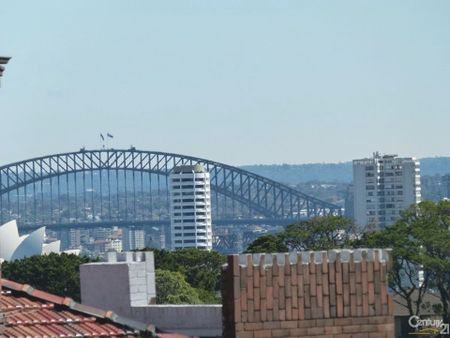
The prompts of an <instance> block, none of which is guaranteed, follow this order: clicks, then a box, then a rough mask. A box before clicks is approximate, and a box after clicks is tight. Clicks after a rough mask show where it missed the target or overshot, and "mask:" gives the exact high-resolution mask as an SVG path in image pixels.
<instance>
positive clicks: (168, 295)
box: [156, 269, 201, 304]
mask: <svg viewBox="0 0 450 338" xmlns="http://www.w3.org/2000/svg"><path fill="white" fill-rule="evenodd" d="M156 300H157V303H158V304H200V303H201V301H200V297H199V294H198V292H197V290H196V289H194V288H193V287H192V286H191V285H189V283H188V282H186V280H185V279H184V276H183V275H182V274H181V273H179V272H174V271H168V270H161V269H156Z"/></svg>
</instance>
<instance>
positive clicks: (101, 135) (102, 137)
mask: <svg viewBox="0 0 450 338" xmlns="http://www.w3.org/2000/svg"><path fill="white" fill-rule="evenodd" d="M100 138H101V139H102V141H104V140H105V137H104V136H103V134H102V133H100Z"/></svg>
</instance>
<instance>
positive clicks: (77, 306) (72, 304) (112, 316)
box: [1, 278, 156, 335]
mask: <svg viewBox="0 0 450 338" xmlns="http://www.w3.org/2000/svg"><path fill="white" fill-rule="evenodd" d="M1 286H3V287H5V288H8V289H11V290H14V291H18V292H24V293H26V294H28V295H30V296H32V297H34V298H37V299H39V300H43V301H46V302H50V303H53V304H58V305H62V306H67V307H68V308H69V309H71V310H73V311H76V312H80V313H82V314H85V315H89V316H94V317H97V318H101V319H107V320H110V321H111V322H113V323H116V324H119V325H123V326H127V327H129V328H131V329H134V330H138V331H150V332H151V334H152V335H156V332H155V327H154V326H153V325H146V324H144V323H141V322H138V321H135V320H133V319H129V318H125V317H122V316H119V315H118V314H116V313H115V312H114V311H111V310H102V309H99V308H96V307H93V306H90V305H85V304H81V303H78V302H76V301H74V300H73V299H72V298H70V297H61V296H57V295H55V294H52V293H49V292H46V291H42V290H39V289H35V288H33V287H32V286H30V285H28V284H21V283H17V282H14V281H11V280H8V279H5V278H2V279H1Z"/></svg>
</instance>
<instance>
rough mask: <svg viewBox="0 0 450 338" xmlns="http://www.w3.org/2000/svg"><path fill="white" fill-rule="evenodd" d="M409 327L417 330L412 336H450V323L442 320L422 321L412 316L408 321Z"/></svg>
mask: <svg viewBox="0 0 450 338" xmlns="http://www.w3.org/2000/svg"><path fill="white" fill-rule="evenodd" d="M408 324H409V326H411V327H412V328H414V329H416V330H417V331H416V332H411V333H410V335H420V336H423V335H430V334H431V335H438V334H442V335H450V328H449V326H450V325H449V324H448V323H444V321H443V320H442V319H420V317H419V316H411V317H409V320H408Z"/></svg>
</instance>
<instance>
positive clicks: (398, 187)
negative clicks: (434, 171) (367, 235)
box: [353, 152, 421, 228]
mask: <svg viewBox="0 0 450 338" xmlns="http://www.w3.org/2000/svg"><path fill="white" fill-rule="evenodd" d="M353 184H354V218H355V222H356V224H357V225H359V226H369V227H374V228H384V227H385V226H387V225H390V224H392V223H394V222H395V221H396V220H397V219H398V218H399V215H400V213H401V211H402V210H405V209H406V208H408V207H409V206H411V205H412V204H416V203H419V202H420V199H421V195H420V169H419V162H418V161H416V160H415V159H414V158H412V157H404V158H402V157H397V155H380V154H379V153H378V152H377V153H374V155H373V157H372V158H365V159H361V160H354V161H353Z"/></svg>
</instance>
